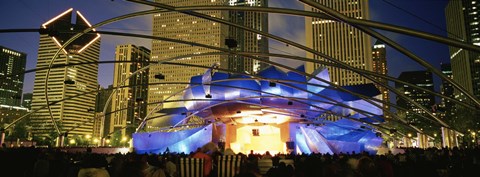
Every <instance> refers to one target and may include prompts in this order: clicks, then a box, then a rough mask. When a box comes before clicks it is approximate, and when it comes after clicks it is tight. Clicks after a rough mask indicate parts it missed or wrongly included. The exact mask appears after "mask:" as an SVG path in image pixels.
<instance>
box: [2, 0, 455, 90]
mask: <svg viewBox="0 0 480 177" xmlns="http://www.w3.org/2000/svg"><path fill="white" fill-rule="evenodd" d="M392 4H393V5H395V6H397V7H400V8H402V9H404V10H406V11H408V12H411V13H413V14H414V15H411V14H409V13H407V12H405V11H403V10H400V9H399V8H397V7H394V6H392ZM446 4H447V0H370V18H371V20H374V21H380V22H384V23H390V24H395V25H400V26H404V27H409V28H414V29H417V30H421V31H426V32H430V33H434V34H438V35H442V36H446V34H447V32H446V31H445V15H444V8H445V6H446ZM269 5H270V6H272V7H285V8H294V9H303V5H302V4H301V3H299V2H298V1H296V0H270V1H269ZM0 7H2V10H1V11H0V29H13V28H39V27H40V25H41V24H42V23H44V22H46V21H48V20H49V19H51V18H53V17H55V16H57V15H58V14H60V13H62V12H63V11H65V10H67V9H69V8H70V7H73V8H74V10H78V11H80V12H81V13H82V14H83V15H84V16H85V17H86V18H87V19H88V20H89V22H90V23H91V24H96V23H98V22H101V21H103V20H106V19H109V18H113V17H116V16H119V15H123V14H127V13H131V12H136V11H141V10H147V9H151V7H148V6H144V5H136V4H134V3H130V2H125V1H122V0H115V1H112V0H14V1H7V0H2V1H0ZM415 16H417V17H415ZM418 17H420V18H421V19H420V18H418ZM269 18H270V19H269V21H270V24H269V29H270V33H273V34H275V35H278V36H282V37H284V38H287V39H290V40H294V41H296V42H298V43H300V44H305V32H304V20H303V18H301V17H290V16H285V15H274V14H271V15H270V16H269ZM425 21H428V22H425ZM99 30H104V31H122V32H131V33H139V34H149V35H150V34H152V16H151V15H148V16H143V17H138V18H133V19H129V20H124V21H120V22H116V23H112V24H108V25H106V26H104V27H101V28H99ZM382 33H383V34H384V35H387V36H388V37H390V38H391V39H393V40H395V41H396V42H398V43H400V44H401V45H403V46H405V47H406V48H407V49H409V50H410V51H412V52H414V53H415V54H416V55H418V56H420V57H422V58H424V59H426V60H427V61H429V62H430V63H431V64H432V65H433V66H435V67H437V68H440V63H441V62H449V53H448V48H447V46H446V45H443V44H438V43H435V42H429V41H426V40H422V39H417V38H413V37H407V36H404V35H400V34H395V33H389V32H382ZM101 40H102V43H101V52H100V57H101V58H100V60H114V56H115V55H114V53H115V46H116V45H119V44H126V43H133V44H135V45H137V46H145V47H147V48H150V45H151V43H150V41H149V40H144V39H138V38H127V37H119V36H108V35H102V39H101ZM374 41H375V39H373V40H372V42H374ZM0 45H2V46H5V47H7V48H11V49H13V50H17V51H21V52H24V53H27V55H28V56H27V67H26V68H27V69H33V68H35V65H36V57H37V52H38V45H39V34H38V33H0ZM270 52H274V53H283V52H287V53H288V54H296V55H300V56H305V52H303V51H300V50H297V49H295V48H293V47H287V46H285V45H284V44H279V43H276V42H274V41H271V43H270ZM284 54H285V53H284ZM273 60H278V59H273ZM387 60H388V69H389V75H390V76H394V77H397V76H398V75H399V74H400V72H402V71H413V70H422V69H423V68H422V67H421V66H419V65H418V64H416V63H414V62H412V61H410V59H408V58H407V57H405V56H404V55H402V54H400V53H398V52H396V51H394V50H392V49H390V48H387ZM290 63H291V65H292V66H294V65H299V64H301V63H298V62H290ZM99 72H100V73H99V83H100V84H101V85H102V86H103V87H106V86H108V85H110V84H112V82H113V65H112V64H109V65H100V68H99ZM34 77H35V76H34V73H31V74H27V75H26V76H25V86H24V92H32V89H33V80H34ZM436 82H437V85H438V83H439V82H438V80H437V81H436ZM437 89H438V87H437Z"/></svg>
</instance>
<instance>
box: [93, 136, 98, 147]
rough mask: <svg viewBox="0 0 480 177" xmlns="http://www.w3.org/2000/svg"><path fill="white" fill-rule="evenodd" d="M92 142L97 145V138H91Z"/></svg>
mask: <svg viewBox="0 0 480 177" xmlns="http://www.w3.org/2000/svg"><path fill="white" fill-rule="evenodd" d="M93 143H94V144H95V146H98V138H93Z"/></svg>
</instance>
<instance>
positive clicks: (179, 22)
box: [147, 0, 268, 117]
mask: <svg viewBox="0 0 480 177" xmlns="http://www.w3.org/2000/svg"><path fill="white" fill-rule="evenodd" d="M156 2H159V3H165V4H168V5H171V6H189V5H192V4H195V5H200V6H208V5H212V6H213V5H232V6H236V5H238V6H266V5H267V2H266V1H265V0H248V1H245V0H230V1H218V0H190V1H172V0H156ZM199 12H201V13H204V14H206V15H209V16H212V17H216V18H221V19H225V20H230V21H232V22H235V23H237V24H241V25H244V26H247V27H250V28H254V29H257V30H262V31H265V30H268V21H267V15H266V14H261V13H254V12H237V11H232V12H228V11H204V12H202V11H199ZM153 35H154V36H159V37H166V38H173V39H180V40H185V41H191V42H196V43H201V44H206V45H210V46H215V47H222V48H225V49H230V50H243V51H249V52H264V51H267V49H268V44H267V42H268V40H267V39H266V38H263V37H262V36H261V35H257V34H253V33H249V32H245V31H243V30H234V28H230V27H228V26H227V25H223V24H220V23H217V22H212V21H209V20H205V19H201V18H197V17H193V16H189V15H184V14H180V13H176V12H167V13H158V14H155V15H154V16H153ZM226 39H227V40H226ZM231 42H233V43H231ZM235 43H236V45H235ZM207 52H217V51H215V50H211V49H206V48H203V47H197V46H192V45H184V44H178V43H173V42H166V41H160V40H153V41H152V55H151V56H152V57H151V60H152V61H160V60H164V59H168V58H172V57H177V56H181V55H189V54H201V53H207ZM176 62H179V63H186V64H195V65H203V66H209V67H210V66H212V67H213V65H215V64H216V63H218V64H220V66H219V67H220V68H224V69H231V70H234V71H238V72H244V71H247V72H250V73H251V74H254V73H255V72H257V71H258V70H260V69H262V68H263V67H264V66H263V65H262V64H261V63H259V62H258V61H256V60H252V59H250V58H244V57H234V56H232V57H228V56H226V55H210V56H198V57H185V58H182V59H178V60H176ZM205 70H206V69H205V68H195V67H185V66H175V65H167V64H161V65H153V66H152V67H151V68H150V72H149V89H148V90H149V91H148V102H149V103H159V102H161V101H162V100H164V99H166V98H167V97H168V96H170V95H172V94H174V93H176V92H177V91H180V90H181V89H184V88H185V84H168V83H173V82H190V77H191V76H194V75H200V74H203V73H204V72H205ZM158 82H163V83H162V84H155V83H158ZM175 96H176V97H181V94H177V95H175ZM175 96H174V97H173V98H172V99H175ZM156 106H157V104H150V105H149V106H148V109H147V110H148V112H150V111H152V110H153V108H154V107H156ZM152 116H153V117H155V116H158V115H155V114H153V115H152Z"/></svg>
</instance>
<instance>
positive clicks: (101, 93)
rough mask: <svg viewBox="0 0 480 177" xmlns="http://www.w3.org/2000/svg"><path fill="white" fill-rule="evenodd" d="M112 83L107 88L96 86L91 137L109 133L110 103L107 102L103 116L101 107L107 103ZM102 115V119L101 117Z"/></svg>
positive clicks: (100, 136)
mask: <svg viewBox="0 0 480 177" xmlns="http://www.w3.org/2000/svg"><path fill="white" fill-rule="evenodd" d="M112 91H113V85H109V86H108V88H103V87H101V86H98V93H97V96H96V99H95V117H96V118H97V119H95V121H94V125H93V137H96V138H102V137H104V136H105V135H107V134H109V133H110V122H111V117H112V113H111V111H112V104H109V106H108V107H107V109H106V111H105V114H106V115H105V116H103V115H101V114H102V113H103V108H105V104H106V103H107V100H108V97H110V95H111V94H112ZM102 116H103V119H102V118H101V117H102Z"/></svg>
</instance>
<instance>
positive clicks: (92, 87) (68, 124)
mask: <svg viewBox="0 0 480 177" xmlns="http://www.w3.org/2000/svg"><path fill="white" fill-rule="evenodd" d="M74 14H76V15H77V17H76V21H75V23H74V24H73V21H72V17H73V15H74ZM90 26H91V25H90V23H89V22H88V21H87V20H86V19H85V17H83V15H82V14H81V13H80V12H79V11H76V13H74V12H73V9H68V10H67V11H65V12H63V13H61V14H60V15H58V16H56V17H55V18H53V19H51V20H49V21H47V22H45V23H44V24H42V26H41V28H42V29H46V31H51V33H49V34H41V35H40V46H39V48H38V60H37V68H45V67H48V66H49V63H50V62H51V59H52V58H53V55H54V54H55V52H56V51H58V49H60V46H61V45H63V43H64V42H66V41H67V40H68V39H70V38H71V37H72V36H73V35H75V33H62V31H63V32H65V31H67V32H68V31H78V30H84V29H86V28H88V27H90ZM55 31H58V33H56V32H55ZM99 54H100V35H99V34H94V33H92V34H86V35H83V36H82V37H81V38H79V39H77V40H75V41H74V42H73V43H71V44H69V45H68V46H66V47H65V48H64V49H62V50H61V52H60V55H59V56H58V57H57V58H56V60H55V62H54V63H53V64H70V63H80V62H97V61H98V60H99ZM46 74H47V70H39V71H37V72H36V73H35V83H34V86H33V100H32V110H39V111H38V112H37V113H36V114H35V115H34V116H32V117H31V123H32V126H33V133H34V134H35V136H45V135H47V134H49V133H51V132H54V126H53V124H52V121H51V118H50V114H49V112H48V109H46V104H47V103H46V100H45V94H46V92H48V98H49V103H50V104H52V103H55V104H52V105H51V106H50V107H51V110H52V115H53V118H54V119H55V121H56V122H57V124H58V125H59V127H60V128H61V130H63V132H62V133H64V132H65V131H70V132H69V136H72V135H87V134H92V126H93V121H92V119H93V118H94V111H89V110H92V109H93V108H94V106H95V95H96V91H97V85H98V83H97V82H98V81H97V75H98V65H95V64H91V65H76V66H67V67H62V68H53V69H51V71H50V74H49V75H48V76H46ZM46 77H49V81H48V88H47V91H46V90H45V84H46V83H45V78H46ZM72 97H74V98H72ZM64 99H65V100H64ZM62 100H63V101H62Z"/></svg>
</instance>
